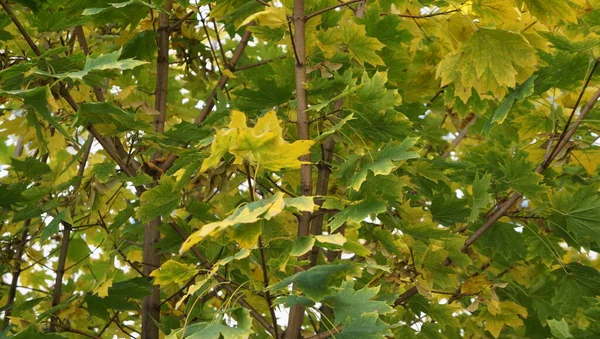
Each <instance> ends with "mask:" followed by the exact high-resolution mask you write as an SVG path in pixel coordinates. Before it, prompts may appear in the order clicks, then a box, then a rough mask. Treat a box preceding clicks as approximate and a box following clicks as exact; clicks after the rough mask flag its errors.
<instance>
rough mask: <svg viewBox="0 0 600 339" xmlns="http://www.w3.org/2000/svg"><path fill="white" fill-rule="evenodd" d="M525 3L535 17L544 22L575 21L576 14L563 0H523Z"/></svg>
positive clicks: (567, 2)
mask: <svg viewBox="0 0 600 339" xmlns="http://www.w3.org/2000/svg"><path fill="white" fill-rule="evenodd" d="M523 2H525V5H526V6H527V8H528V9H529V10H530V11H531V14H533V15H534V16H535V17H537V18H538V20H540V21H541V22H542V23H544V24H555V23H558V22H559V21H565V22H574V23H576V22H577V15H576V14H575V11H574V10H573V8H572V7H571V6H570V5H569V1H565V0H524V1H523Z"/></svg>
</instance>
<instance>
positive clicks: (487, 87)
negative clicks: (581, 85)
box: [436, 28, 537, 103]
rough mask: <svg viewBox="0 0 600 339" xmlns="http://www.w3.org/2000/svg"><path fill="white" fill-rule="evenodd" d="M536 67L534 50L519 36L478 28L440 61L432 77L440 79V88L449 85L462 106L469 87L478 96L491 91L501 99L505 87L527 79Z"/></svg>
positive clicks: (466, 99) (505, 90)
mask: <svg viewBox="0 0 600 339" xmlns="http://www.w3.org/2000/svg"><path fill="white" fill-rule="evenodd" d="M536 64H537V58H536V56H535V50H534V49H533V48H532V47H531V46H530V45H529V44H528V43H527V41H525V39H524V38H523V37H522V36H521V35H519V34H517V33H513V32H509V31H506V30H501V29H487V28H481V29H479V30H477V31H476V32H475V33H473V34H472V35H471V37H470V38H469V40H467V42H465V43H464V45H463V46H462V47H461V48H460V50H458V51H457V52H455V53H453V54H450V55H449V56H447V57H446V58H445V59H444V60H442V62H440V64H439V65H438V68H437V73H436V76H437V77H438V78H441V79H442V86H445V85H448V84H451V83H453V84H454V85H455V91H454V94H455V95H456V96H458V97H460V99H461V100H462V101H463V102H465V103H466V102H467V101H468V99H469V98H470V97H471V89H472V88H474V89H475V90H476V91H477V93H479V94H480V95H485V94H487V93H488V92H491V93H492V94H493V95H494V96H495V97H496V98H502V97H503V96H504V95H505V94H506V93H507V92H508V88H509V87H515V86H516V85H517V84H518V83H522V82H524V81H525V80H527V79H528V78H529V77H530V76H531V75H532V74H533V72H534V71H535V68H536Z"/></svg>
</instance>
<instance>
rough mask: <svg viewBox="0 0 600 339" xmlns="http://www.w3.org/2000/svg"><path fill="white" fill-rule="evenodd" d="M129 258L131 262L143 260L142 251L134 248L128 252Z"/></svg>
mask: <svg viewBox="0 0 600 339" xmlns="http://www.w3.org/2000/svg"><path fill="white" fill-rule="evenodd" d="M127 260H129V261H131V262H142V251H141V250H133V251H131V252H129V253H127Z"/></svg>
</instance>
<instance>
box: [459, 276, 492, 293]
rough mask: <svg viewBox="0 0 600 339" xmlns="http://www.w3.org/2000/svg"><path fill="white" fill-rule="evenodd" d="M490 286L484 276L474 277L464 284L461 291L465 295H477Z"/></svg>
mask: <svg viewBox="0 0 600 339" xmlns="http://www.w3.org/2000/svg"><path fill="white" fill-rule="evenodd" d="M488 285H489V282H488V280H487V279H486V278H485V276H484V275H482V274H480V275H476V276H474V277H470V278H469V279H467V281H465V282H464V283H463V284H462V288H461V291H462V293H464V294H475V293H479V292H481V290H483V289H484V288H486V287H487V286H488Z"/></svg>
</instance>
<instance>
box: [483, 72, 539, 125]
mask: <svg viewBox="0 0 600 339" xmlns="http://www.w3.org/2000/svg"><path fill="white" fill-rule="evenodd" d="M537 77H538V76H537V75H532V76H531V77H530V78H529V79H527V81H525V82H524V83H522V84H521V85H519V86H518V87H517V88H515V89H513V90H511V91H510V93H508V95H507V96H506V97H505V98H504V100H502V103H500V106H498V108H497V109H496V110H495V111H494V115H493V116H492V118H491V119H490V120H488V122H487V123H486V125H485V127H484V133H487V134H489V131H490V129H491V127H492V125H493V124H494V123H497V124H501V123H503V122H504V119H506V116H507V115H508V113H509V112H510V110H511V108H512V107H513V105H514V104H515V103H516V102H518V101H523V100H525V99H526V98H528V97H529V96H531V95H532V94H533V88H534V83H535V80H536V79H537Z"/></svg>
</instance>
